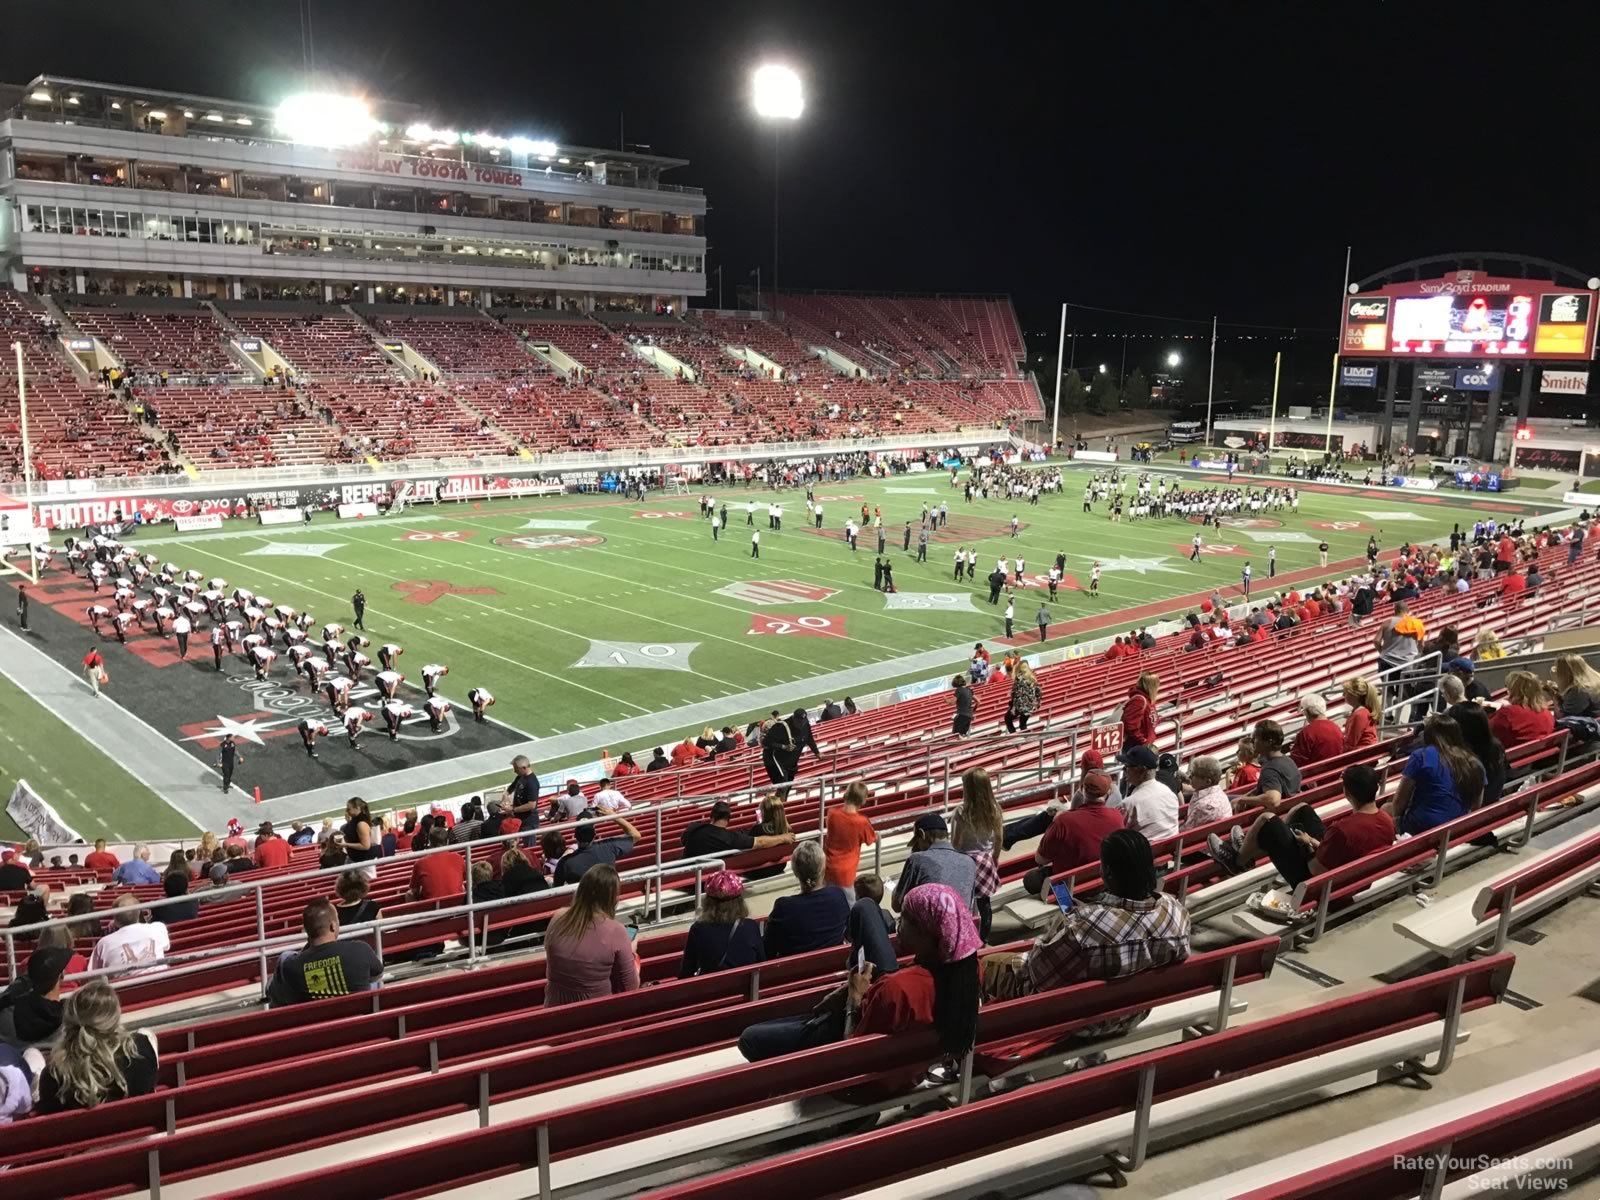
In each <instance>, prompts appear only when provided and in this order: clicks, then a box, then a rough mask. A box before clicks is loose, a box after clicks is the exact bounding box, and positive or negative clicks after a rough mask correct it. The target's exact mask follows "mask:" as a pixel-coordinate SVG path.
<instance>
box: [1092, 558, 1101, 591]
mask: <svg viewBox="0 0 1600 1200" xmlns="http://www.w3.org/2000/svg"><path fill="white" fill-rule="evenodd" d="M1089 594H1090V595H1091V596H1098V595H1099V594H1100V561H1099V560H1098V559H1096V560H1095V564H1094V566H1092V567H1090V568H1089Z"/></svg>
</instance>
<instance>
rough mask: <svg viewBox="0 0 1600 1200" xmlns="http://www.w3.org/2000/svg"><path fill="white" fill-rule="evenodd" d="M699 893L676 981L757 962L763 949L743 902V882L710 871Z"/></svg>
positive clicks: (756, 926) (730, 874) (758, 929)
mask: <svg viewBox="0 0 1600 1200" xmlns="http://www.w3.org/2000/svg"><path fill="white" fill-rule="evenodd" d="M702 892H703V896H702V898H701V901H700V911H699V912H698V913H697V914H696V915H695V919H694V924H693V925H690V926H689V935H688V937H687V938H686V939H685V940H684V943H683V962H682V963H681V964H680V965H679V967H678V978H679V979H688V978H689V977H690V976H693V975H709V974H711V973H712V972H713V971H726V970H728V969H729V968H730V967H744V966H749V965H750V964H751V963H758V962H761V961H762V960H763V959H764V958H765V957H766V950H765V948H764V947H763V946H762V941H761V926H760V925H759V924H757V923H756V922H755V921H752V920H751V919H750V910H749V908H748V907H747V906H746V905H745V902H744V880H742V879H740V878H739V876H738V875H737V874H735V873H734V872H732V871H713V872H712V873H711V874H710V875H707V876H706V878H705V883H704V885H703V887H702Z"/></svg>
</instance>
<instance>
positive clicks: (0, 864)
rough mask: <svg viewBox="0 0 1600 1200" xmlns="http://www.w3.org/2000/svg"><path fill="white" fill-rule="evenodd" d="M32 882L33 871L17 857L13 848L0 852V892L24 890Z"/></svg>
mask: <svg viewBox="0 0 1600 1200" xmlns="http://www.w3.org/2000/svg"><path fill="white" fill-rule="evenodd" d="M32 882H33V872H31V871H29V870H28V868H27V866H26V865H25V864H24V863H23V861H22V860H21V859H20V858H19V857H17V852H16V851H15V850H7V851H6V852H5V853H4V854H0V892H22V891H26V890H27V888H28V885H29V884H30V883H32Z"/></svg>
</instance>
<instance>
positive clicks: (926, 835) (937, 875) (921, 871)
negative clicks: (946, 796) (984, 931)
mask: <svg viewBox="0 0 1600 1200" xmlns="http://www.w3.org/2000/svg"><path fill="white" fill-rule="evenodd" d="M977 878H978V865H977V863H975V862H973V860H972V857H971V856H970V855H967V854H963V853H961V851H959V850H957V849H956V848H955V847H954V846H952V845H951V844H950V827H949V826H948V825H946V824H945V819H944V818H943V817H942V816H940V815H939V814H938V813H924V814H923V815H922V816H920V817H918V818H917V823H916V826H915V828H914V830H913V831H912V834H911V854H910V856H909V857H908V858H907V859H906V862H905V866H904V867H903V868H902V869H901V872H900V881H899V883H897V884H895V889H894V899H893V901H892V902H891V905H892V907H893V908H894V911H895V912H903V911H904V906H905V898H906V896H907V895H908V894H909V893H910V892H911V890H912V889H913V888H916V887H920V886H921V885H922V884H925V883H938V884H943V885H944V886H945V887H948V888H950V889H952V890H953V891H954V892H955V893H956V895H958V896H960V897H961V899H962V901H963V902H964V903H965V904H966V905H967V907H968V908H969V909H970V908H971V907H972V896H973V892H974V890H975V887H976V884H977Z"/></svg>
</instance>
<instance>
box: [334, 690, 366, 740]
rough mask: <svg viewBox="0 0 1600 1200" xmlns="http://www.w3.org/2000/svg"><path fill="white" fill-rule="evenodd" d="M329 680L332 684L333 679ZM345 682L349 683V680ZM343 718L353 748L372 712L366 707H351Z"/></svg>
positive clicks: (346, 734) (345, 730) (345, 731)
mask: <svg viewBox="0 0 1600 1200" xmlns="http://www.w3.org/2000/svg"><path fill="white" fill-rule="evenodd" d="M328 682H329V683H330V684H331V683H332V682H333V681H332V680H331V679H330V680H329V681H328ZM345 682H346V683H348V682H349V680H346V681H345ZM342 720H343V724H344V733H345V736H346V737H348V738H349V739H350V746H351V748H352V749H353V748H354V747H355V744H356V738H358V737H360V736H361V727H362V726H363V725H365V724H366V723H367V722H368V721H370V720H372V714H371V713H369V712H368V711H367V710H366V709H364V708H351V709H346V710H345V711H344V716H343V718H342Z"/></svg>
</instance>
